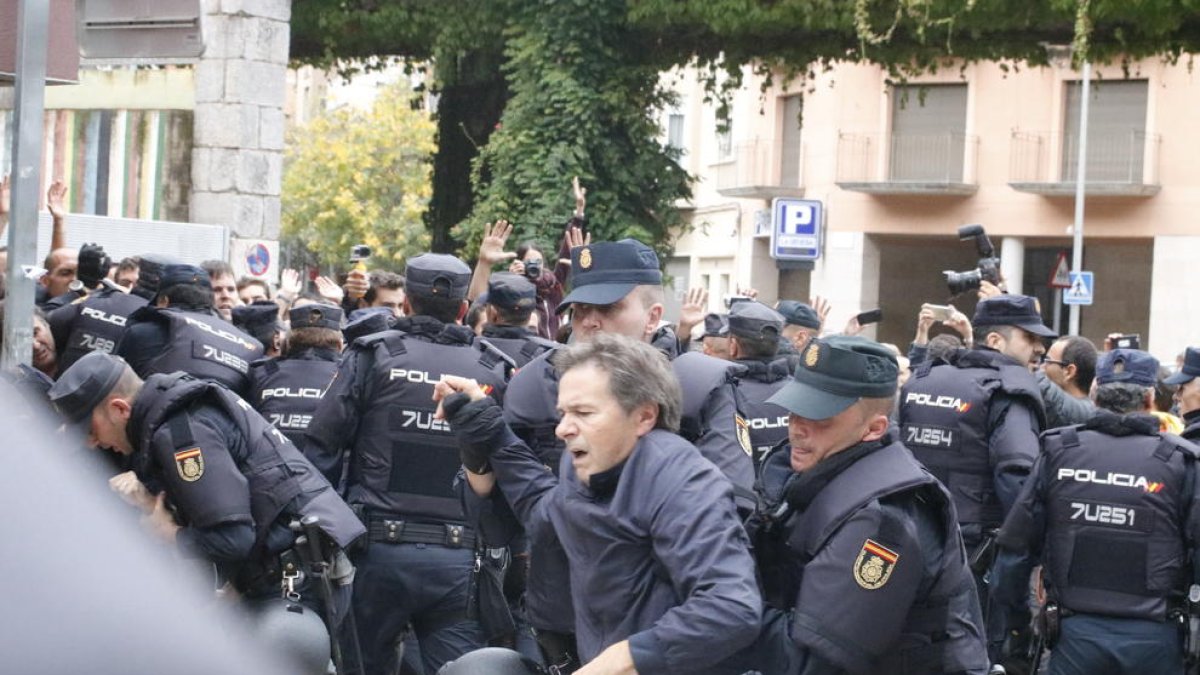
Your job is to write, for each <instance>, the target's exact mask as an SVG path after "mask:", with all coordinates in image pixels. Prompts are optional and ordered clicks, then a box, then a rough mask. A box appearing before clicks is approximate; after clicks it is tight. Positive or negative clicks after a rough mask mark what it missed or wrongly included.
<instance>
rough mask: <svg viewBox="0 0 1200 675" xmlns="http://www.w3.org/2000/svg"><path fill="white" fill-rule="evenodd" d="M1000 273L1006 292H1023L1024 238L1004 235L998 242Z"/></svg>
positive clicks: (1018, 293) (1015, 293) (1020, 293)
mask: <svg viewBox="0 0 1200 675" xmlns="http://www.w3.org/2000/svg"><path fill="white" fill-rule="evenodd" d="M1000 273H1001V274H1003V275H1004V282H1005V284H1006V285H1007V286H1008V292H1009V293H1013V294H1014V295H1023V294H1024V293H1025V291H1024V288H1025V238H1024V237H1005V238H1004V239H1003V240H1002V241H1001V242H1000Z"/></svg>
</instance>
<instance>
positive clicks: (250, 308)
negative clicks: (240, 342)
mask: <svg viewBox="0 0 1200 675" xmlns="http://www.w3.org/2000/svg"><path fill="white" fill-rule="evenodd" d="M231 317H232V319H233V321H232V323H233V325H235V326H237V327H238V328H241V329H242V330H244V331H246V332H247V333H250V334H251V335H259V334H261V333H264V332H267V331H270V330H279V329H280V326H279V305H277V304H275V302H274V301H272V300H256V301H254V302H252V303H250V304H249V305H242V306H240V307H234V308H233V310H232V312H231Z"/></svg>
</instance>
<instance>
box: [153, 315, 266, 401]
mask: <svg viewBox="0 0 1200 675" xmlns="http://www.w3.org/2000/svg"><path fill="white" fill-rule="evenodd" d="M131 318H132V319H134V320H142V319H146V320H158V321H164V322H166V324H167V348H166V349H165V350H163V352H162V353H161V354H159V355H158V356H156V357H154V358H153V359H151V360H150V361H149V362H147V363H146V365H145V367H144V369H143V370H145V371H146V374H149V373H173V372H175V371H177V370H181V371H183V372H185V373H187V374H189V375H191V376H193V377H196V378H199V379H202V380H209V381H211V382H217V383H220V384H223V385H225V386H226V387H229V388H230V389H232V390H233V391H236V392H242V391H245V387H246V384H247V383H248V381H249V379H248V374H249V372H250V363H251V362H252V361H254V360H256V359H259V358H261V357H262V354H263V348H262V343H260V342H259V341H258V340H256V339H254V338H253V337H251V336H249V335H247V334H246V333H244V332H242V331H241V330H239V329H238V328H236V327H234V326H233V324H230V323H228V322H226V321H224V320H223V319H221V318H219V317H216V316H212V315H209V314H201V313H199V312H186V311H180V310H178V309H171V308H169V307H168V308H166V309H159V308H156V307H143V308H142V309H140V310H138V311H136V312H134V314H133V316H132V317H131Z"/></svg>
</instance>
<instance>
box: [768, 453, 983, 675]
mask: <svg viewBox="0 0 1200 675" xmlns="http://www.w3.org/2000/svg"><path fill="white" fill-rule="evenodd" d="M903 493H912V494H913V497H912V499H919V500H921V501H923V502H926V503H930V504H933V505H935V506H936V508H937V509H938V511H939V518H938V520H939V521H940V524H941V527H942V528H944V531H943V533H942V537H941V539H942V540H943V541H945V542H947V543H946V545H945V546H944V547H943V556H942V561H941V566H940V568H939V569H938V570H937V572H936V573H934V574H933V575H932V576H928V577H926V579H925V580H924V583H922V585H921V587H920V588H919V590H918V593H921V594H922V597H921V598H920V599H919V600H918V601H916V602H915V603H914V604H913V605H912V607H910V608H909V610H908V612H907V615H906V617H905V620H904V628H903V629H902V630H901V632H900V635H899V637H898V638H897V640H896V642H895V643H893V645H892V646H891V647H890V648H889V649H888V650H887V652H886V653H884V654H883V655H882V656H880V657H879V658H878V659H876V661H875V662H874V664H873V666H874V667H873V669H872V671H871V672H878V673H914V674H915V673H957V672H975V671H974V670H973V668H975V667H977V666H978V663H977V662H978V661H980V660H981V659H982V658H984V657H983V655H982V644H983V642H982V637H981V635H980V631H981V629H980V627H979V625H978V623H977V621H979V614H978V612H979V609H978V605H977V602H976V599H975V595H974V589H975V582H974V579H973V578H972V577H971V574H970V572H969V570H968V568H967V563H966V555H965V551H964V550H963V547H962V546H956V545H954V544H953V542H955V541H956V540H957V539H958V536H959V535H958V526H957V524H956V523H955V519H954V511H953V508H952V506H951V501H950V495H949V494H947V492H946V490H945V488H943V487H942V486H941V485H939V484H938V482H937V481H936V480H934V478H933V476H931V475H930V474H929V473H928V472H927V471H924V470H923V469H922V467H921V466H920V465H919V464H918V463H916V462H914V461H913V458H912V455H911V454H910V453H909V452H908V451H907V450H906V449H905V448H904V446H903V445H902V444H900V443H891V444H889V445H885V446H884V447H882V448H880V449H879V450H876V451H875V452H873V453H871V454H870V455H867V456H865V457H863V458H862V459H860V460H858V461H856V462H854V463H853V464H851V465H850V466H848V467H846V468H845V469H844V470H843V471H842V472H841V473H839V474H838V475H837V476H835V477H833V479H832V480H831V481H830V482H829V483H828V484H827V485H826V486H825V487H824V489H822V490H821V491H820V492H819V493H818V494H817V495H816V497H815V498H814V499H813V501H812V502H811V503H810V504H808V506H807V507H806V508H805V509H804V510H803V511H802V512H799V513H797V514H795V515H794V516H793V517H792V519H791V520H790V522H789V530H790V532H791V536H790V537H789V538H788V540H787V546H788V548H789V549H790V551H791V553H792V555H794V556H795V557H796V559H797V561H798V564H799V567H798V569H799V570H800V578H798V579H797V580H796V588H799V587H800V584H801V582H802V581H803V566H804V565H805V564H807V563H808V561H810V560H812V559H813V558H814V557H816V555H817V553H818V552H820V550H821V549H822V548H823V547H824V546H825V545H826V543H827V542H828V541H829V540H830V538H831V537H833V536H834V535H835V534H836V533H837V531H838V529H839V528H841V526H842V525H843V524H844V523H845V522H846V521H847V520H849V519H850V518H851V517H852V516H853V515H854V514H855V513H856V512H857V511H859V510H860V509H861V508H863V507H864V506H866V505H867V504H870V503H871V502H872V501H875V500H877V499H882V498H885V497H889V496H892V497H894V496H896V495H900V494H903ZM884 523H885V527H884V528H882V529H881V531H880V533H879V534H880V537H881V538H883V539H885V540H886V539H890V538H891V537H889V536H888V534H889V533H888V532H886V531H884V530H885V529H886V528H887V525H888V521H887V520H886V519H885V520H884ZM891 526H894V527H902V525H899V524H892V525H891ZM898 534H899V533H898ZM846 573H847V574H850V570H849V568H847V572H846ZM821 590H822V589H817V593H818V594H819V593H820V592H821ZM826 595H828V596H829V597H803V598H799V599H800V601H801V602H802V603H804V604H805V605H808V606H812V605H815V606H817V607H821V606H836V604H837V603H838V602H839V601H841V598H837V597H833V596H832V595H830V594H826ZM792 597H793V601H794V600H795V599H796V596H792ZM809 603H812V605H810V604H809ZM823 630H824V632H825V634H826V635H828V634H833V635H839V634H841V635H847V636H852V635H857V634H858V632H859V631H862V630H864V627H863V626H847V625H839V624H838V618H837V613H836V612H834V613H831V614H830V615H829V617H828V622H827V623H826V624H825V626H824V628H823ZM807 637H808V635H807V634H806V632H805V630H804V629H803V628H801V627H799V626H794V627H793V639H795V640H797V641H798V642H799V643H800V644H802V645H808V646H810V647H811V646H812V645H813V644H814V643H813V642H811V641H809V640H807V639H806V638H807ZM931 638H932V642H931ZM814 639H815V640H817V641H820V640H824V639H827V638H825V637H823V636H817V637H815V638H814Z"/></svg>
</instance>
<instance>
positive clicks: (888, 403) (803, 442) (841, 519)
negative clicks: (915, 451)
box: [751, 336, 988, 675]
mask: <svg viewBox="0 0 1200 675" xmlns="http://www.w3.org/2000/svg"><path fill="white" fill-rule="evenodd" d="M898 372H899V367H898V365H897V363H896V357H895V355H894V354H893V353H892V352H891V351H889V350H888V349H886V348H885V347H883V346H882V345H879V344H878V343H875V342H872V341H870V340H867V339H865V338H861V337H848V336H833V337H830V338H826V339H822V338H815V337H814V338H810V340H809V342H808V343H807V345H806V346H805V348H804V351H803V352H801V355H800V360H799V364H798V366H797V368H796V371H795V376H794V378H793V379H792V380H791V381H789V382H788V383H787V385H786V386H784V387H783V388H782V389H780V390H779V391H778V392H777V393H776V394H775V395H774V396H773V397H771V399H770V400H771V402H772V403H775V404H777V405H779V406H782V407H783V408H784V409H786V410H787V411H788V420H789V422H788V424H789V426H788V442H787V443H785V444H782V445H780V446H778V447H777V448H775V449H774V450H772V451H771V453H770V454H769V455H768V456H767V458H766V461H765V463H764V465H763V467H762V473H761V477H760V480H759V486H758V490H759V491H760V494H761V495H762V506H761V507H760V511H759V512H758V513H756V515H755V517H754V518H753V519H752V520H751V524H752V528H751V529H752V535H751V536H752V542H753V544H754V547H755V555H756V557H757V562H758V564H759V569H760V573H761V576H762V579H763V588H764V600H765V601H766V602H767V604H768V606H769V607H770V608H771V609H768V611H767V613H766V615H765V617H764V629H763V634H762V636H761V638H760V641H759V643H758V644H756V645H755V647H754V649H753V650H752V651H753V653H755V654H757V655H758V656H759V658H761V659H762V662H761V663H760V664H759V665H758V670H760V671H762V672H764V673H805V674H806V675H807V674H812V675H816V674H824V673H829V674H831V675H832V674H833V673H923V674H933V673H978V674H982V673H985V672H986V671H987V665H988V664H987V652H986V646H985V643H984V634H983V626H982V619H981V616H980V610H979V604H978V600H977V598H976V596H975V594H974V593H971V592H969V589H970V588H971V587H972V585H973V582H972V579H971V573H970V570H969V569H968V567H967V561H966V557H965V554H964V551H963V544H962V538H961V536H960V534H959V531H958V527H957V523H956V522H955V517H954V505H953V502H952V500H951V497H950V495H949V494H948V493H947V491H946V489H945V488H944V487H943V486H942V485H941V484H940V483H939V482H938V481H937V480H936V479H935V478H934V477H933V476H932V475H931V474H930V473H929V472H928V471H926V470H925V469H924V467H922V466H921V465H920V463H918V462H917V461H916V460H914V459H913V457H912V454H911V453H910V452H909V451H908V450H907V449H906V448H905V447H904V445H903V444H902V443H900V441H899V439H897V438H896V436H895V432H894V431H893V430H890V429H889V422H888V415H889V413H890V412H891V410H892V406H893V402H894V398H895V395H896V382H897V376H898ZM831 608H832V609H831Z"/></svg>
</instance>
